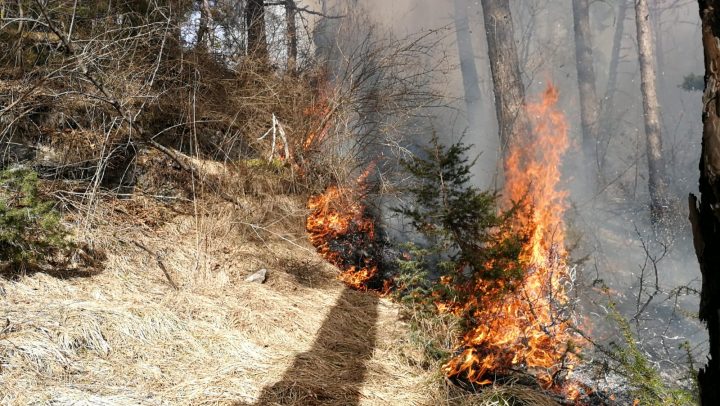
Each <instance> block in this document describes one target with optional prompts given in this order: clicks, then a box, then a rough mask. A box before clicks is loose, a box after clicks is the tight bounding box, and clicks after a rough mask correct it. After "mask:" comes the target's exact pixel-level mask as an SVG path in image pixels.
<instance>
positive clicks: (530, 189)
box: [443, 86, 579, 398]
mask: <svg viewBox="0 0 720 406" xmlns="http://www.w3.org/2000/svg"><path fill="white" fill-rule="evenodd" d="M557 100H558V92H557V90H556V89H555V88H553V87H552V86H550V87H548V89H547V90H546V91H545V92H544V94H543V97H542V99H541V100H540V101H539V102H537V103H535V104H530V105H529V106H528V116H529V119H530V122H531V124H532V127H533V134H534V136H532V137H525V139H524V140H517V141H518V142H516V144H515V145H514V147H513V148H512V149H511V151H509V155H508V158H507V161H506V173H505V176H506V183H505V188H504V193H503V199H504V205H505V206H506V208H510V207H511V206H514V205H518V206H519V207H517V208H516V210H518V212H517V216H516V220H515V222H514V224H513V228H514V229H515V230H516V231H518V232H520V233H522V235H525V236H527V240H526V242H525V243H524V244H523V248H522V251H521V255H520V261H521V264H522V265H523V268H524V269H525V274H524V276H523V277H522V278H521V279H520V280H519V281H517V282H510V281H506V282H503V281H486V280H483V279H480V280H479V281H478V282H477V283H476V285H474V287H473V289H474V294H473V299H472V303H463V304H459V305H460V306H462V308H463V309H465V310H466V311H469V312H470V314H471V315H472V320H474V323H475V325H474V326H473V327H472V328H471V329H470V331H468V332H467V333H466V334H465V336H464V338H463V341H462V352H461V353H460V354H458V355H457V356H456V357H455V358H453V359H452V360H450V361H449V362H448V363H447V364H446V365H444V367H443V369H444V371H445V373H446V374H447V375H448V376H451V377H453V376H457V377H463V378H464V379H467V380H468V381H470V382H472V383H475V384H479V385H485V384H490V383H492V382H493V381H494V380H495V379H496V377H499V376H507V375H510V374H511V373H512V372H513V371H517V370H525V371H527V372H531V373H533V374H534V375H535V376H537V378H538V380H539V381H540V383H541V385H542V386H543V387H545V388H555V389H558V390H560V391H563V392H564V394H565V395H566V396H567V397H568V398H574V397H576V396H577V393H576V392H577V390H576V389H573V388H571V387H569V385H568V387H565V388H563V387H562V381H563V380H564V379H563V378H564V377H566V376H567V375H568V374H569V372H570V371H571V370H572V367H573V364H574V363H576V361H577V351H578V348H577V343H578V342H579V340H578V337H577V336H576V335H575V334H574V333H573V332H572V331H571V329H570V320H569V318H570V315H569V312H568V306H569V299H568V296H567V290H568V284H569V283H570V282H571V279H572V275H571V269H570V268H569V266H568V264H567V263H566V252H565V248H564V230H563V213H564V210H565V208H566V206H565V197H566V192H564V191H562V190H558V182H559V180H560V164H561V158H562V156H563V154H564V152H565V150H566V149H567V147H568V139H567V124H566V122H565V117H564V115H563V114H562V113H561V112H559V111H558V110H557V109H556V107H555V104H556V102H557ZM445 307H447V305H446V306H445ZM450 307H452V306H450Z"/></svg>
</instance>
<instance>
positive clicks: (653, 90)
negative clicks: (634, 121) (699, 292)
mask: <svg viewBox="0 0 720 406" xmlns="http://www.w3.org/2000/svg"><path fill="white" fill-rule="evenodd" d="M635 24H636V28H637V39H638V55H639V58H640V89H641V91H642V98H643V111H644V118H645V138H646V146H647V159H648V188H649V190H650V215H651V218H652V220H653V223H654V224H657V223H658V222H659V221H660V220H661V219H662V218H663V217H664V214H665V212H667V211H668V209H669V207H668V205H669V191H668V182H667V176H666V172H665V159H664V156H663V147H662V135H661V132H660V105H659V103H658V98H657V87H656V80H657V77H656V74H655V48H654V43H653V35H652V28H651V26H650V11H649V9H648V3H647V0H635Z"/></svg>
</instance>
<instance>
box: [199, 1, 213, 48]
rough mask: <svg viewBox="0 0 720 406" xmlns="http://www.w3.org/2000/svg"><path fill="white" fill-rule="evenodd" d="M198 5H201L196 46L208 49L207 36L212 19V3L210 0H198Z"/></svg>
mask: <svg viewBox="0 0 720 406" xmlns="http://www.w3.org/2000/svg"><path fill="white" fill-rule="evenodd" d="M198 5H199V6H200V24H199V25H198V31H197V43H196V46H197V47H198V48H199V49H202V50H206V49H207V46H206V45H207V44H206V41H207V40H206V38H205V36H206V35H208V34H209V29H210V28H209V27H210V19H211V14H210V3H209V2H208V0H198Z"/></svg>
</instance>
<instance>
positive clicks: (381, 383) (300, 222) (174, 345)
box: [0, 196, 442, 405]
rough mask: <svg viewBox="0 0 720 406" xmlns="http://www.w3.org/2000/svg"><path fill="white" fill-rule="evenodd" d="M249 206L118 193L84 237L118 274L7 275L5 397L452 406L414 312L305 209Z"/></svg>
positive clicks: (5, 400) (2, 297) (0, 301)
mask: <svg viewBox="0 0 720 406" xmlns="http://www.w3.org/2000/svg"><path fill="white" fill-rule="evenodd" d="M245 203H246V206H245V207H244V208H243V209H239V208H237V207H236V206H232V205H229V204H225V203H218V202H215V203H211V202H202V203H201V202H200V201H197V202H195V203H193V202H185V203H184V204H179V205H178V204H175V205H172V206H167V205H163V204H161V203H159V202H157V200H154V199H146V198H142V197H133V198H132V199H127V200H111V201H106V202H104V203H101V204H99V205H97V206H96V207H95V208H94V209H93V211H92V216H94V218H96V219H98V218H102V221H96V223H98V224H99V225H97V226H94V227H92V230H82V229H79V230H78V231H77V232H78V234H82V235H83V238H84V239H85V240H88V239H90V240H92V243H93V244H94V246H95V247H96V248H98V249H101V250H102V251H104V253H105V255H106V260H105V261H104V266H103V269H101V270H98V271H97V272H94V273H90V274H82V273H78V274H65V275H61V276H60V275H51V274H48V273H43V272H37V273H25V274H23V275H19V276H15V277H12V278H0V307H2V308H3V309H5V311H3V314H4V315H5V317H3V318H4V319H5V320H0V404H3V405H16V404H52V405H71V404H72V405H165V404H237V405H264V404H276V403H281V404H297V405H312V404H336V405H421V404H437V403H436V401H435V400H432V398H433V397H434V396H436V395H437V392H436V391H435V390H434V389H433V388H437V387H439V386H440V385H438V382H442V381H441V379H440V378H439V375H438V374H439V373H438V372H437V370H436V369H433V368H431V367H428V366H427V365H423V362H422V351H421V350H419V349H418V346H417V345H413V344H412V343H411V342H410V340H409V337H410V334H409V330H408V328H409V327H408V325H407V323H405V322H404V321H403V320H401V316H400V314H401V313H400V311H399V306H398V305H396V304H393V303H392V302H391V301H390V300H388V299H386V298H382V297H378V296H377V295H373V294H368V293H361V292H357V291H353V290H349V289H346V288H345V286H344V285H343V284H342V283H341V282H339V281H338V280H336V278H335V276H336V274H337V270H336V269H335V268H334V267H332V266H330V265H328V264H327V263H326V262H325V261H323V260H322V258H320V257H319V256H318V255H317V254H316V253H315V251H314V249H313V248H312V246H311V245H310V244H309V242H308V241H307V237H306V235H305V232H304V217H305V214H306V213H305V209H304V202H302V201H300V200H299V199H298V198H295V197H289V196H288V197H283V196H272V197H268V198H267V199H265V200H263V199H262V198H252V199H246V201H245ZM273 211H274V212H275V213H276V214H277V213H278V212H282V213H283V215H282V216H278V217H276V218H277V219H278V220H276V221H274V222H273V223H272V224H271V225H270V226H264V227H259V226H255V227H253V226H252V224H256V223H254V221H256V220H259V219H258V218H257V216H263V215H267V213H268V212H273ZM88 213H91V212H87V213H86V214H85V216H86V217H87V216H90V214H88ZM76 220H79V221H76V224H82V220H83V219H76ZM258 224H259V223H258ZM162 268H165V271H166V272H164V271H163V269H162ZM261 268H265V269H267V270H268V275H267V280H266V282H265V283H263V284H260V283H253V282H247V281H245V279H246V278H247V277H248V275H251V274H253V273H254V272H256V271H258V270H259V269H261ZM165 273H167V275H168V276H167V277H166V275H165ZM172 285H176V287H177V289H175V288H174V287H173V286H172ZM421 365H423V366H424V367H425V368H422V367H421ZM434 391H435V393H432V392H434Z"/></svg>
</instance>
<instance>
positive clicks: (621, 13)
mask: <svg viewBox="0 0 720 406" xmlns="http://www.w3.org/2000/svg"><path fill="white" fill-rule="evenodd" d="M627 9H628V1H627V0H620V4H619V6H618V9H617V18H615V33H614V34H613V45H612V50H611V51H610V66H609V67H608V80H607V86H606V87H605V97H603V103H602V109H601V113H600V117H601V119H600V123H602V130H601V131H600V132H599V134H598V135H600V136H601V140H602V143H603V144H604V145H603V146H602V148H598V150H597V153H598V164H599V166H600V170H601V171H602V170H603V169H604V168H605V163H606V162H605V161H606V158H607V146H608V145H607V144H609V142H610V134H611V133H612V132H613V131H614V130H615V125H616V120H613V113H614V112H615V110H614V107H615V92H616V91H617V82H618V67H619V66H620V50H621V48H622V40H623V34H624V33H625V18H626V16H627Z"/></svg>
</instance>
